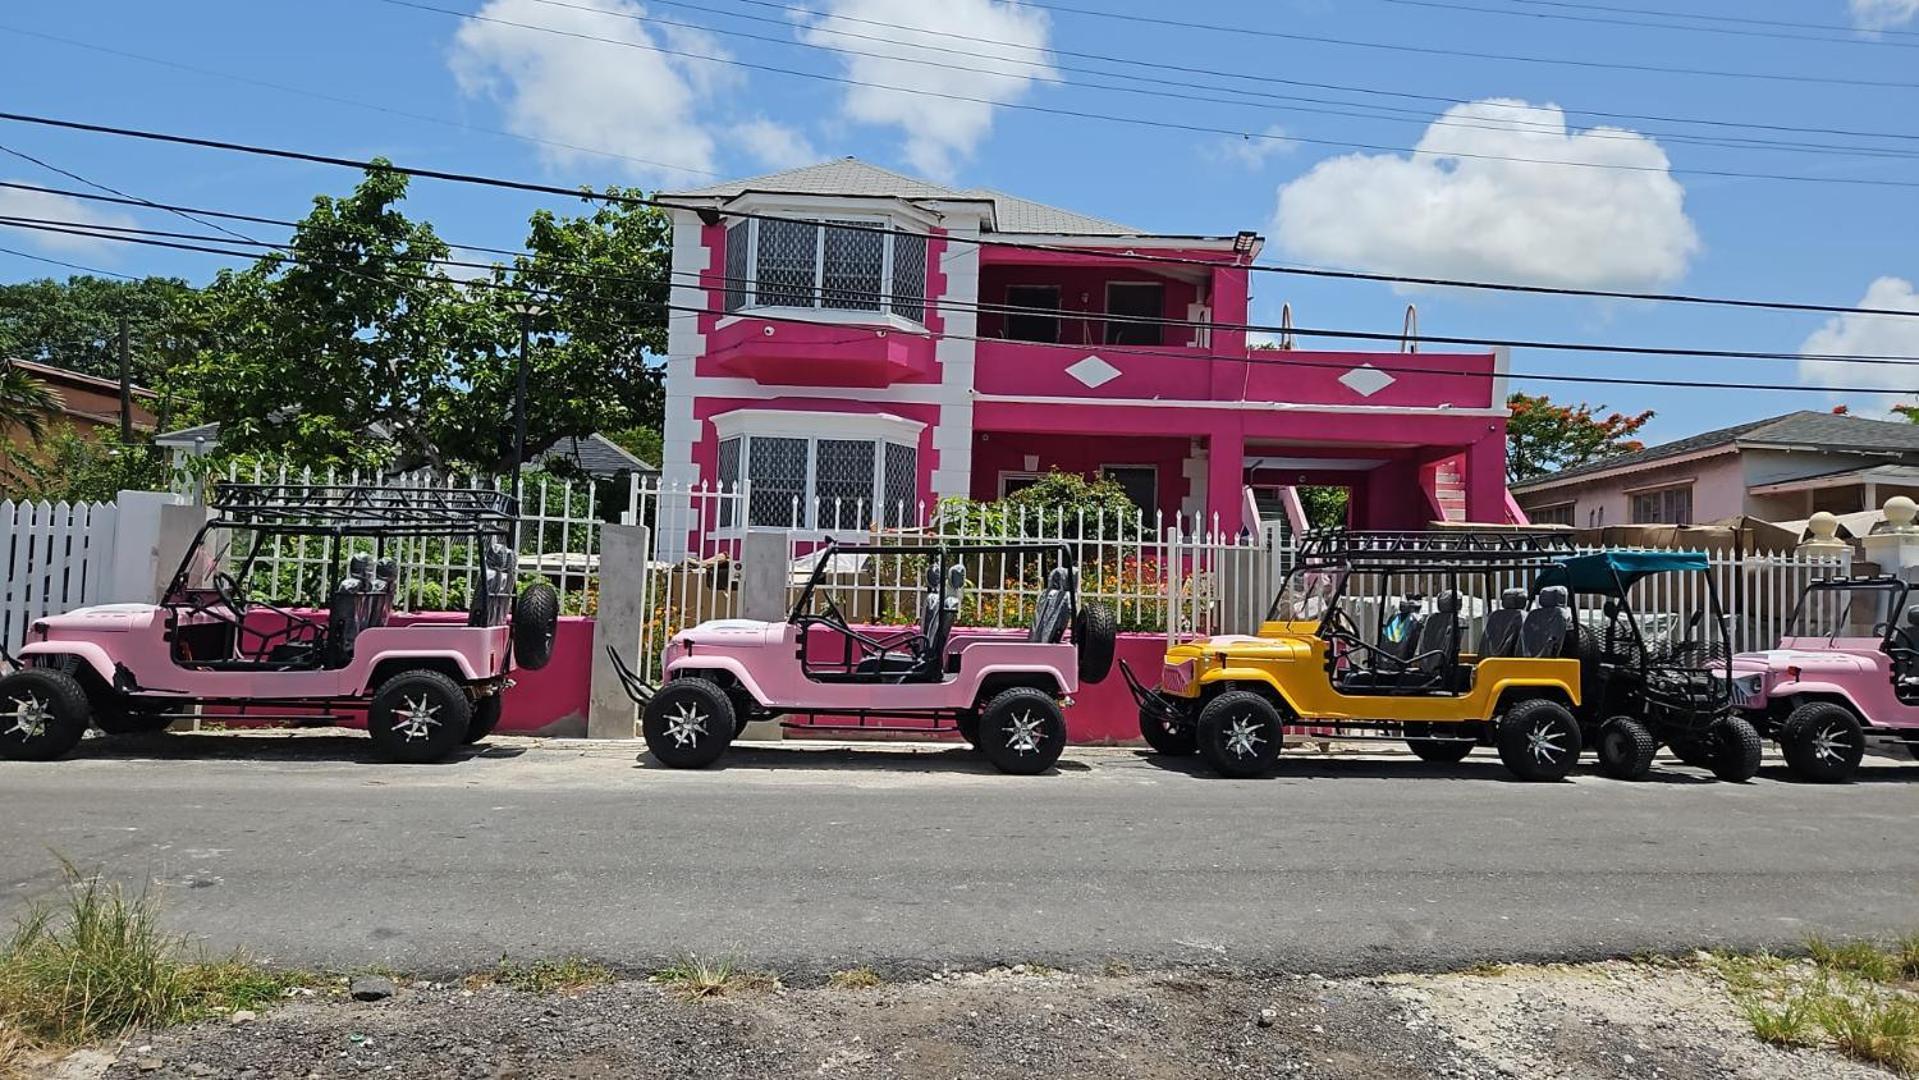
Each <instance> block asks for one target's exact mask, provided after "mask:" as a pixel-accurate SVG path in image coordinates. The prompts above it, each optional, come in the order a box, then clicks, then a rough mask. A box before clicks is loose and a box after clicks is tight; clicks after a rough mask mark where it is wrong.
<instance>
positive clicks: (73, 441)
mask: <svg viewBox="0 0 1919 1080" xmlns="http://www.w3.org/2000/svg"><path fill="white" fill-rule="evenodd" d="M94 436H95V437H93V438H88V437H87V436H84V435H81V434H80V433H79V432H77V431H75V430H74V429H73V428H72V427H70V426H68V425H67V424H65V423H61V424H57V425H55V426H54V427H52V428H51V429H50V430H49V431H48V433H47V435H46V437H45V438H43V439H37V440H36V441H35V444H34V445H33V446H31V447H28V448H25V449H21V448H17V447H7V448H6V450H5V451H4V463H3V464H0V470H4V473H5V477H4V483H5V486H6V493H7V495H8V496H9V497H12V498H28V499H45V500H47V501H48V502H60V501H62V500H64V501H67V502H79V501H81V500H88V501H92V502H107V501H110V500H111V499H113V498H114V496H115V495H117V494H118V493H119V492H122V491H165V490H166V489H167V483H168V480H169V479H170V478H169V477H168V475H167V461H166V457H165V455H164V454H163V453H162V452H161V451H159V450H157V449H155V448H154V446H153V445H152V444H151V443H149V442H147V441H145V439H144V438H142V439H136V440H135V441H134V442H132V443H123V442H121V441H120V436H119V433H118V432H116V431H113V430H111V429H110V428H101V429H100V430H98V431H97V432H95V433H94Z"/></svg>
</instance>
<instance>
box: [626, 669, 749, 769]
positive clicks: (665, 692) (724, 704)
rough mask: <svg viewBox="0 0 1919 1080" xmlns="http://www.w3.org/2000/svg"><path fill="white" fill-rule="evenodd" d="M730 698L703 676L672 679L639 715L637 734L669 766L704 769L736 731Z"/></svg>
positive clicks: (728, 743) (730, 742) (661, 762)
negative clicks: (642, 737)
mask: <svg viewBox="0 0 1919 1080" xmlns="http://www.w3.org/2000/svg"><path fill="white" fill-rule="evenodd" d="M738 725H739V720H738V717H737V716H736V715H735V714H734V710H733V699H732V698H730V697H728V696H727V694H726V691H725V690H724V689H722V688H721V687H718V686H715V685H714V684H712V683H710V682H707V681H706V680H705V679H674V680H673V681H672V682H669V683H667V684H666V685H665V686H662V687H660V688H659V690H658V691H657V692H655V693H654V695H653V699H652V700H651V701H648V702H647V703H646V710H645V712H643V713H642V714H641V715H640V734H641V735H642V736H644V737H645V739H646V748H647V749H648V750H651V751H652V752H653V757H654V758H655V759H657V760H658V761H659V763H660V764H662V765H665V766H666V767H667V768H669V769H704V768H706V767H707V766H708V765H711V764H713V763H714V762H715V761H718V760H719V759H720V755H721V754H724V753H726V748H727V747H728V746H730V745H731V744H732V742H733V735H734V733H735V732H736V731H738V730H739V726H738Z"/></svg>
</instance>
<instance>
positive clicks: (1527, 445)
mask: <svg viewBox="0 0 1919 1080" xmlns="http://www.w3.org/2000/svg"><path fill="white" fill-rule="evenodd" d="M1506 407H1507V409H1508V410H1509V411H1510V413H1511V415H1510V416H1509V417H1508V418H1507V420H1506V478H1507V479H1508V480H1512V481H1518V480H1527V479H1531V478H1532V477H1535V476H1543V475H1545V474H1546V473H1549V472H1557V471H1558V470H1560V469H1570V468H1573V467H1575V466H1578V465H1584V464H1586V463H1588V462H1593V461H1600V460H1603V459H1605V458H1609V457H1614V456H1617V455H1619V454H1626V453H1631V452H1632V451H1634V450H1640V449H1643V448H1644V446H1645V444H1644V443H1641V442H1639V441H1638V440H1637V439H1634V438H1633V435H1635V434H1637V433H1638V431H1639V429H1640V428H1643V427H1645V426H1646V422H1647V421H1649V420H1651V419H1652V418H1653V411H1652V410H1651V409H1647V410H1646V411H1645V412H1642V413H1637V414H1635V415H1631V416H1628V415H1626V414H1625V413H1618V412H1611V413H1608V412H1606V411H1605V410H1606V406H1604V405H1586V404H1583V403H1582V404H1579V405H1561V404H1558V403H1557V402H1555V401H1553V400H1552V399H1551V398H1549V397H1547V396H1546V395H1544V394H1539V395H1537V396H1535V395H1532V394H1521V393H1515V394H1513V395H1511V396H1510V397H1508V398H1507V399H1506ZM1602 414H1604V415H1602Z"/></svg>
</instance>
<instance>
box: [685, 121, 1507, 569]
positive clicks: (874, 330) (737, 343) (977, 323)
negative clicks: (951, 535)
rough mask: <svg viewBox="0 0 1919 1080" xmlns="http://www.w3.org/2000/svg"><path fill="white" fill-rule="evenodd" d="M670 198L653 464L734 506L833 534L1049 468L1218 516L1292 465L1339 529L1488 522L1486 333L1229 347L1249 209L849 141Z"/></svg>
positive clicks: (1491, 499) (1247, 244)
mask: <svg viewBox="0 0 1919 1080" xmlns="http://www.w3.org/2000/svg"><path fill="white" fill-rule="evenodd" d="M1171 194H1172V193H1169V197H1171ZM667 197H669V198H671V199H672V200H673V201H674V202H676V203H682V204H692V205H694V206H697V207H698V209H697V210H694V209H688V210H675V211H673V212H672V214H673V225H674V258H673V274H674V279H675V282H676V284H675V286H674V289H673V298H672V301H671V302H672V303H673V304H674V305H676V310H675V311H674V312H673V314H672V316H671V318H670V331H669V338H668V354H669V355H668V359H667V383H666V389H667V403H666V427H665V432H664V435H665V448H664V450H663V452H662V456H663V457H664V459H665V460H664V461H663V462H662V475H663V479H664V480H665V482H666V483H667V484H669V485H688V486H692V485H700V484H706V485H713V484H725V485H729V486H730V485H733V484H735V483H737V482H740V481H750V482H751V488H750V490H751V496H750V502H751V506H750V508H749V510H748V514H747V516H748V517H749V518H750V521H751V523H752V524H755V525H761V526H767V527H775V528H785V527H791V526H792V525H793V524H794V523H795V522H794V518H795V515H796V513H797V517H798V519H799V520H798V522H797V524H798V526H799V527H800V528H801V529H802V530H804V531H809V532H815V533H823V532H829V531H831V532H834V533H836V534H837V535H845V534H847V533H848V532H856V531H858V530H860V529H863V528H864V527H866V526H867V525H868V524H870V523H873V522H875V521H884V522H886V523H891V522H892V521H893V520H894V519H895V517H896V511H895V508H896V507H899V506H901V505H902V504H904V505H907V506H909V507H910V506H915V505H917V504H931V503H932V502H934V501H935V500H937V499H938V498H941V497H944V496H953V495H963V496H971V497H973V498H977V499H992V498H997V497H999V496H1001V495H1004V494H1007V493H1009V492H1011V491H1014V490H1017V489H1018V488H1019V487H1020V486H1021V485H1023V484H1027V483H1030V482H1032V480H1033V479H1034V478H1036V477H1038V476H1040V475H1043V474H1044V473H1045V472H1046V471H1047V470H1049V469H1061V470H1068V471H1073V472H1078V473H1083V474H1088V475H1094V474H1104V475H1107V476H1110V477H1112V478H1113V479H1115V480H1117V481H1118V482H1119V483H1120V484H1121V485H1123V486H1124V487H1125V488H1126V490H1127V491H1128V492H1130V493H1131V494H1132V495H1133V497H1134V500H1135V501H1136V502H1137V503H1138V504H1139V505H1140V506H1142V507H1143V508H1145V509H1147V510H1149V511H1157V512H1159V513H1162V514H1166V515H1169V516H1170V515H1173V514H1180V513H1184V514H1189V515H1204V516H1205V518H1206V519H1207V521H1208V523H1209V527H1210V521H1211V520H1212V519H1214V518H1216V519H1217V521H1218V523H1219V526H1220V527H1221V528H1222V529H1223V530H1225V531H1227V532H1229V533H1231V532H1237V531H1239V530H1240V529H1241V528H1243V527H1245V526H1247V525H1250V524H1251V522H1250V521H1249V520H1248V509H1247V508H1248V506H1249V503H1256V504H1258V505H1268V506H1270V505H1273V504H1274V500H1272V499H1271V498H1269V497H1260V498H1255V499H1249V498H1248V496H1249V494H1252V495H1254V496H1256V497H1257V496H1261V495H1262V494H1264V495H1267V496H1270V494H1271V492H1272V490H1273V489H1277V488H1281V487H1285V486H1290V485H1298V484H1324V485H1338V486H1346V487H1349V488H1351V489H1352V490H1353V492H1354V496H1355V497H1354V499H1353V502H1352V505H1353V508H1354V510H1353V524H1354V525H1356V526H1360V527H1368V528H1393V527H1400V528H1410V527H1421V526H1423V525H1425V524H1426V523H1427V522H1429V521H1431V520H1434V519H1437V518H1446V517H1452V518H1458V517H1462V516H1465V517H1471V518H1473V519H1475V520H1483V521H1505V520H1507V519H1508V516H1509V515H1508V513H1507V501H1506V488H1505V482H1504V472H1503V470H1504V466H1505V425H1506V410H1505V406H1504V401H1505V389H1504V372H1505V357H1504V354H1503V353H1494V352H1480V353H1464V354H1457V353H1418V354H1416V355H1415V354H1408V353H1396V352H1347V351H1337V352H1335V351H1325V352H1322V351H1314V350H1310V349H1301V350H1260V351H1258V352H1254V353H1249V352H1248V349H1247V340H1246V333H1245V332H1244V330H1243V329H1238V328H1235V327H1236V326H1243V324H1244V323H1246V321H1247V312H1248V302H1249V279H1250V277H1251V274H1250V272H1249V271H1248V269H1247V267H1248V265H1249V264H1250V263H1251V262H1252V261H1253V259H1254V257H1255V256H1256V255H1257V254H1258V252H1259V250H1260V246H1261V244H1262V241H1261V239H1260V238H1259V237H1258V236H1256V235H1255V234H1252V233H1248V232H1242V233H1238V234H1236V235H1218V236H1173V235H1161V234H1154V233H1149V232H1144V231H1142V230H1139V229H1134V228H1131V227H1128V226H1125V225H1120V224H1116V223H1114V222H1110V221H1102V220H1100V219H1097V218H1092V217H1087V216H1085V215H1082V214H1077V213H1073V212H1071V211H1068V210H1061V209H1057V208H1054V207H1051V206H1045V205H1041V204H1039V203H1035V202H1030V201H1028V200H1025V199H1021V198H1016V197H1014V196H1011V195H1006V194H1002V193H1000V192H997V191H987V190H981V189H971V190H959V189H955V188H951V187H946V186H943V185H939V184H933V183H929V182H927V181H924V180H916V179H912V178H910V177H906V176H901V175H899V174H897V173H893V172H889V171H887V170H884V169H880V168H877V167H875V166H872V165H868V164H865V163H863V162H860V161H857V160H854V159H851V158H847V159H844V160H838V161H831V162H826V163H823V164H819V165H813V166H809V167H806V168H801V169H794V170H791V171H788V172H781V173H775V174H772V175H769V176H761V177H756V178H753V179H748V180H741V181H735V182H731V183H724V184H718V185H715V186H712V187H704V188H699V189H696V190H692V191H683V192H678V193H675V194H672V195H670V196H667ZM749 214H750V215H756V216H746V215H749ZM757 215H766V216H757ZM795 218H797V219H804V220H787V219H795ZM834 223H856V224H859V225H863V226H878V227H881V228H886V229H891V230H897V231H893V232H890V233H881V232H874V231H859V230H850V229H844V228H835V227H834ZM967 237H986V238H992V239H998V240H1006V241H1013V242H1017V243H1020V244H1024V245H1034V246H1031V247H1025V248H1012V247H1001V246H992V245H984V246H982V245H978V244H972V243H965V242H962V241H961V240H959V239H957V238H967ZM1139 254H1146V255H1154V256H1168V257H1172V258H1174V259H1177V260H1180V261H1179V262H1178V263H1176V264H1175V263H1166V262H1144V261H1140V260H1139V259H1138V258H1134V257H1129V256H1135V255H1139ZM1462 375H1463V376H1466V377H1461V376H1462ZM1249 487H1253V488H1257V489H1260V490H1257V491H1253V492H1250V493H1249V491H1248V488H1249ZM876 507H884V508H885V509H884V512H883V513H882V512H881V511H880V510H878V509H876ZM796 508H797V510H796ZM910 513H911V512H910V511H909V516H910ZM717 524H719V525H720V526H721V527H722V528H728V527H736V526H737V525H738V524H740V523H739V522H735V521H722V522H718V523H717Z"/></svg>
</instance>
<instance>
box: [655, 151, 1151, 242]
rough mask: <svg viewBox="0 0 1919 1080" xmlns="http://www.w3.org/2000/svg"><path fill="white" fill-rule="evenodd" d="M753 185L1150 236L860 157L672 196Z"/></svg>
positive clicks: (1032, 224) (1028, 227)
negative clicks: (935, 203)
mask: <svg viewBox="0 0 1919 1080" xmlns="http://www.w3.org/2000/svg"><path fill="white" fill-rule="evenodd" d="M748 191H774V192H782V193H789V194H798V195H861V196H871V197H892V198H900V199H964V200H971V201H975V202H990V203H992V204H993V205H994V209H995V211H996V213H995V215H994V216H995V217H996V218H997V219H998V230H999V231H1000V232H1002V233H1061V234H1067V235H1079V236H1145V235H1149V234H1148V233H1146V232H1145V231H1143V230H1140V229H1135V228H1133V227H1132V226H1130V225H1122V224H1120V223H1118V222H1116V221H1107V220H1105V219H1103V218H1096V217H1089V216H1087V215H1085V214H1079V213H1074V212H1073V211H1071V210H1062V209H1060V208H1059V207H1057V206H1048V205H1047V204H1045V203H1040V202H1034V201H1033V200H1031V199H1022V198H1020V197H1018V196H1016V195H1008V194H1006V193H1005V192H1003V191H994V190H992V189H990V188H969V189H967V190H964V191H961V190H959V189H957V188H950V187H946V186H945V185H943V184H936V183H933V182H932V181H931V180H921V179H919V178H918V177H913V176H906V175H904V174H902V173H896V172H894V171H892V170H891V169H882V168H880V167H879V166H878V165H870V164H868V163H866V162H864V161H861V160H859V159H858V158H850V157H849V158H840V159H839V160H837V161H823V162H820V163H819V164H818V165H808V166H805V167H804V168H799V169H788V170H786V171H785V172H776V173H767V174H765V175H763V176H753V177H748V178H746V179H744V180H728V181H726V182H725V183H720V184H711V185H709V186H707V187H703V188H695V189H694V190H692V191H676V192H672V193H671V194H669V195H667V196H666V197H667V198H682V199H695V198H725V199H730V198H733V197H734V196H736V195H742V194H744V193H746V192H748Z"/></svg>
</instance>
